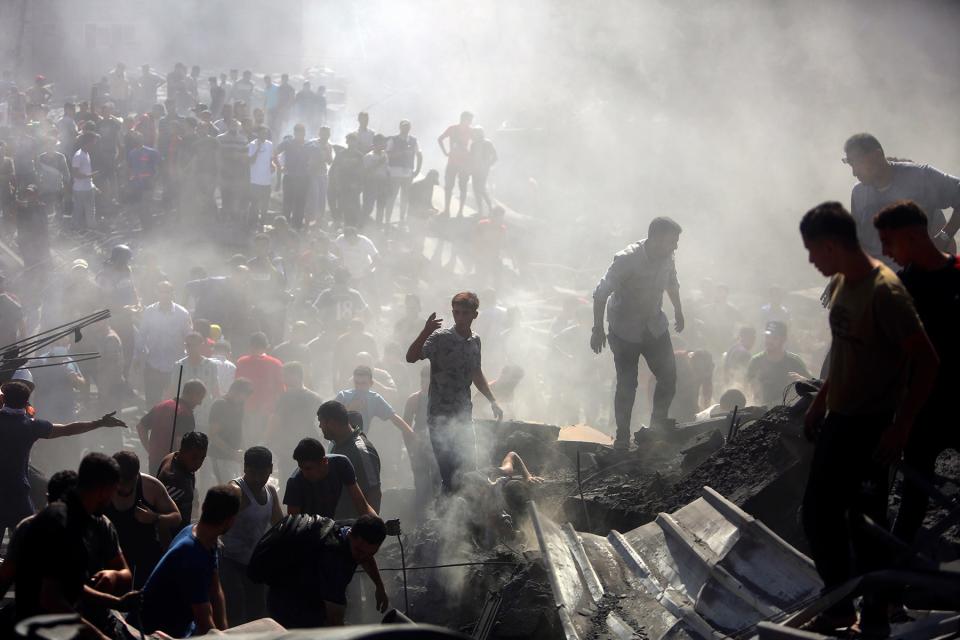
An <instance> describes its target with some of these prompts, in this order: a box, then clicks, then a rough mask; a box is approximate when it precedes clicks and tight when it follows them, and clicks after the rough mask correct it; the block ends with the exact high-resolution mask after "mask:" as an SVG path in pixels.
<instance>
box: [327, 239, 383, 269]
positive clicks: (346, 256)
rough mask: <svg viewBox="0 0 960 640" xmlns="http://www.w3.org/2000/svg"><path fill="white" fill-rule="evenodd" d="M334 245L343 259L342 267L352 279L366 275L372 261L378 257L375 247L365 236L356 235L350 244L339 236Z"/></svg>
mask: <svg viewBox="0 0 960 640" xmlns="http://www.w3.org/2000/svg"><path fill="white" fill-rule="evenodd" d="M334 244H336V245H337V248H338V249H339V250H340V257H341V258H342V259H343V266H344V267H345V268H346V269H347V271H349V272H350V275H351V277H353V278H354V279H356V278H362V277H364V276H365V275H367V272H368V271H369V270H370V265H371V264H372V263H373V259H374V258H375V257H377V256H378V255H380V253H379V252H378V251H377V247H376V246H375V245H374V244H373V242H372V241H371V240H370V238H368V237H367V236H363V235H359V234H358V235H357V238H356V240H355V241H354V242H352V243H351V242H350V241H348V240H347V238H346V237H345V236H344V235H343V234H341V235H340V236H339V237H338V238H337V239H336V240H334Z"/></svg>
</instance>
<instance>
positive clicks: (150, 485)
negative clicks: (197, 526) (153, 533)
mask: <svg viewBox="0 0 960 640" xmlns="http://www.w3.org/2000/svg"><path fill="white" fill-rule="evenodd" d="M143 488H144V493H145V494H147V497H148V498H149V499H150V502H151V503H153V506H154V507H155V508H156V511H155V512H153V513H154V514H155V515H156V522H157V524H159V525H160V526H161V527H163V528H164V529H166V530H167V531H172V530H173V529H175V528H176V527H177V525H179V524H180V519H181V516H180V509H178V508H177V503H175V502H174V501H173V498H171V497H170V494H169V493H167V488H166V487H164V486H163V483H162V482H160V481H159V480H157V479H156V478H154V477H153V476H144V477H143ZM138 509H139V507H138Z"/></svg>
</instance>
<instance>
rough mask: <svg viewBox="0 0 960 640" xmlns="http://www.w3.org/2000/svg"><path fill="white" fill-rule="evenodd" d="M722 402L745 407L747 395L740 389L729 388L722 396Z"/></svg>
mask: <svg viewBox="0 0 960 640" xmlns="http://www.w3.org/2000/svg"><path fill="white" fill-rule="evenodd" d="M720 404H726V405H732V406H735V407H740V408H741V409H743V408H744V407H745V406H747V396H745V395H744V394H743V391H740V389H727V390H726V391H724V392H723V395H721V396H720Z"/></svg>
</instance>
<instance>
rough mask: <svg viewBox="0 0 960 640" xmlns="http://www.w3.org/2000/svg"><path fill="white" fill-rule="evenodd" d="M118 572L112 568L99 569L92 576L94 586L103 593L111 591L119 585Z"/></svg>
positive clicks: (91, 580)
mask: <svg viewBox="0 0 960 640" xmlns="http://www.w3.org/2000/svg"><path fill="white" fill-rule="evenodd" d="M117 580H118V578H117V572H116V571H113V570H112V569H104V570H102V571H97V572H96V573H95V574H93V577H92V578H90V582H92V583H93V585H92V586H93V588H94V589H96V590H97V591H100V592H103V593H111V592H112V591H113V590H114V589H115V588H116V586H117Z"/></svg>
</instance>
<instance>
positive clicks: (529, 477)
mask: <svg viewBox="0 0 960 640" xmlns="http://www.w3.org/2000/svg"><path fill="white" fill-rule="evenodd" d="M499 469H500V473H501V474H502V475H503V476H505V477H507V478H509V477H512V476H514V475H517V474H520V475H521V476H523V479H524V480H526V481H527V482H533V483H540V482H543V478H540V477H538V476H535V475H533V474H532V473H530V470H529V469H527V465H526V464H525V463H524V462H523V458H521V457H520V455H519V454H517V453H516V452H514V451H510V452H508V453H507V455H505V456H504V457H503V460H502V461H501V462H500V467H499Z"/></svg>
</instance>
